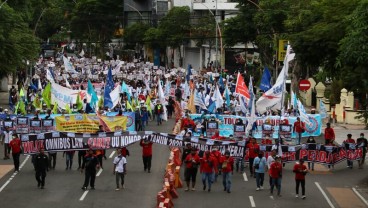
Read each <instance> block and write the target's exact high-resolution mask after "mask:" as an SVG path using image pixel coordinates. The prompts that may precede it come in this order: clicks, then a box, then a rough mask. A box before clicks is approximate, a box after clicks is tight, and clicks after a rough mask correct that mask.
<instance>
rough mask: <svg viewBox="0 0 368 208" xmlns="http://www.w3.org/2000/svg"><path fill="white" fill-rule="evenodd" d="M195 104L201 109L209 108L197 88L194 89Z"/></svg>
mask: <svg viewBox="0 0 368 208" xmlns="http://www.w3.org/2000/svg"><path fill="white" fill-rule="evenodd" d="M194 105H196V106H199V107H200V108H201V109H205V110H207V107H206V104H205V103H204V101H203V99H202V98H201V95H200V94H199V93H198V92H197V90H195V91H194Z"/></svg>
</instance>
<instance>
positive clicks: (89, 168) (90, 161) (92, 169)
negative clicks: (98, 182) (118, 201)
mask: <svg viewBox="0 0 368 208" xmlns="http://www.w3.org/2000/svg"><path fill="white" fill-rule="evenodd" d="M96 169H100V164H99V161H98V158H97V156H96V155H95V154H93V150H92V149H91V148H90V149H88V151H87V154H86V155H85V156H84V158H83V163H82V169H81V172H82V173H83V171H84V170H85V171H84V173H85V174H84V184H83V186H82V189H83V190H87V188H88V184H89V185H90V187H91V190H94V189H95V179H96Z"/></svg>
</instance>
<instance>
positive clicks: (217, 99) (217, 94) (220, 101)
mask: <svg viewBox="0 0 368 208" xmlns="http://www.w3.org/2000/svg"><path fill="white" fill-rule="evenodd" d="M213 97H214V98H215V103H216V109H217V108H222V105H223V104H224V99H223V98H222V95H221V93H220V90H219V87H218V86H216V89H215V92H214V93H213Z"/></svg>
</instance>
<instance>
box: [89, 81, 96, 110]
mask: <svg viewBox="0 0 368 208" xmlns="http://www.w3.org/2000/svg"><path fill="white" fill-rule="evenodd" d="M87 94H89V95H90V96H91V101H90V102H89V103H90V105H91V108H92V109H94V108H95V107H96V103H97V102H98V97H97V94H96V91H95V89H94V88H93V85H92V83H91V80H88V84H87Z"/></svg>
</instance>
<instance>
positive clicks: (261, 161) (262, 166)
mask: <svg viewBox="0 0 368 208" xmlns="http://www.w3.org/2000/svg"><path fill="white" fill-rule="evenodd" d="M266 166H267V162H266V158H265V157H263V152H259V153H258V157H256V158H255V159H254V162H253V172H254V173H256V183H257V189H256V190H257V191H259V190H260V189H263V181H264V174H265V171H266Z"/></svg>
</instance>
